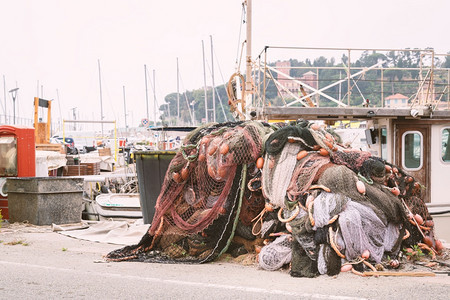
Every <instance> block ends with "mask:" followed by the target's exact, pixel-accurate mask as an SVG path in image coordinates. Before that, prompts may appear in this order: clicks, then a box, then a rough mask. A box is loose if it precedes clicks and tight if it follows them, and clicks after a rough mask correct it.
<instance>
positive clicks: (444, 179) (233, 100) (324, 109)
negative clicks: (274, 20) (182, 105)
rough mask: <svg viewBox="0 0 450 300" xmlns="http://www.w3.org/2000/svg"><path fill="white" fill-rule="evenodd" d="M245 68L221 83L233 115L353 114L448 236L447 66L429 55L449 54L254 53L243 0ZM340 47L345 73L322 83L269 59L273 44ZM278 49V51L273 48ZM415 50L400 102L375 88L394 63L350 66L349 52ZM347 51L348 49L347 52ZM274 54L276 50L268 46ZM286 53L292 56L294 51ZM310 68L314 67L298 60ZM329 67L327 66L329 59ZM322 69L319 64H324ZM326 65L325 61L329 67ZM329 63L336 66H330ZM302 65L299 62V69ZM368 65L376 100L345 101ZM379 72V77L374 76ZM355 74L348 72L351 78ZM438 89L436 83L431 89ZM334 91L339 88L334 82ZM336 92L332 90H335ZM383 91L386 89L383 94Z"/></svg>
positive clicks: (331, 118)
mask: <svg viewBox="0 0 450 300" xmlns="http://www.w3.org/2000/svg"><path fill="white" fill-rule="evenodd" d="M245 3H246V5H247V9H246V13H247V17H246V22H245V23H246V26H247V38H246V47H247V49H246V50H247V54H246V58H245V59H246V70H245V74H240V73H239V72H237V73H235V74H233V76H232V77H231V79H230V82H229V84H228V91H229V97H230V102H229V103H230V105H231V109H232V111H234V113H235V115H236V116H237V117H239V118H241V119H254V120H262V121H266V122H285V121H288V120H298V119H304V120H321V121H323V122H324V123H325V124H328V125H329V127H331V125H333V124H335V123H336V122H339V121H346V122H348V121H359V122H361V121H362V122H364V123H365V124H366V128H365V129H363V131H364V133H365V137H366V143H367V147H368V148H369V150H370V152H371V153H372V154H373V155H375V156H378V157H381V158H382V159H384V160H386V161H387V162H389V163H392V164H394V165H398V166H399V167H401V168H402V169H404V170H405V171H406V172H407V173H408V174H409V175H411V176H412V177H414V178H415V180H417V181H419V182H420V183H421V184H422V189H423V197H424V200H425V202H426V204H427V207H428V209H429V212H430V213H431V215H432V216H433V218H434V220H435V224H436V226H435V228H436V234H437V236H439V237H440V238H441V239H443V240H446V241H447V242H449V241H450V198H449V194H448V192H447V190H446V188H447V186H448V185H450V177H449V176H448V174H450V109H449V103H450V99H449V98H450V92H449V90H450V69H448V68H441V67H439V66H438V65H437V64H436V63H435V62H436V59H437V58H438V57H443V58H444V59H445V58H447V57H448V56H449V55H450V54H439V53H436V52H435V51H434V50H433V49H432V48H427V49H409V48H408V49H351V48H312V47H280V46H265V48H264V49H263V50H262V51H261V52H260V53H259V55H258V56H257V58H256V59H254V58H253V57H252V54H251V35H252V29H251V25H252V24H251V20H252V18H251V13H252V9H251V3H252V1H246V2H245ZM305 50H307V51H309V52H311V51H317V52H318V53H319V52H320V53H322V52H323V51H332V52H336V51H340V53H346V54H347V56H346V57H347V64H346V65H345V64H344V66H343V67H342V68H341V70H340V71H342V72H343V74H344V75H345V76H344V77H343V78H339V79H337V80H335V81H334V82H331V83H329V84H328V85H326V86H324V87H319V85H318V82H319V79H318V78H316V79H315V84H314V81H311V80H310V79H308V78H304V77H303V78H299V77H295V76H291V75H290V73H291V71H292V69H293V68H289V67H286V66H282V67H277V66H274V63H272V64H271V63H269V61H272V62H274V61H280V60H279V59H278V58H277V57H276V56H275V57H274V56H271V55H272V54H273V53H278V52H280V51H297V52H296V53H298V51H305ZM277 51H278V52H277ZM358 51H359V52H360V53H361V52H363V51H366V53H382V52H397V53H399V52H402V53H406V54H407V55H409V54H411V53H416V54H417V55H418V57H420V62H419V67H417V68H415V69H414V72H417V74H418V75H417V80H416V82H417V84H416V89H415V90H412V91H411V96H410V97H406V98H407V100H406V101H405V103H404V105H403V106H395V107H393V106H392V105H386V103H385V101H384V99H385V97H384V94H386V96H387V95H389V93H388V92H387V91H384V89H383V82H385V80H384V78H383V75H384V74H387V72H388V71H389V70H390V71H391V72H392V71H393V70H401V69H400V68H396V67H394V68H392V67H391V66H387V64H386V62H385V61H382V60H378V61H376V62H375V63H374V64H373V65H371V66H368V67H359V68H356V67H354V66H352V65H351V62H350V57H354V56H353V55H354V53H355V52H358ZM351 54H353V55H351ZM275 55H276V54H275ZM298 56H299V55H298V54H293V55H292V57H298ZM304 68H305V69H309V70H315V71H317V75H318V74H319V71H320V70H319V69H320V68H318V67H317V68H316V67H304ZM333 68H335V67H333ZM323 69H326V68H325V67H324V68H323ZM329 69H331V68H329ZM335 69H337V68H335ZM305 71H307V70H305ZM369 72H378V74H379V75H378V77H377V80H379V81H380V83H381V103H379V105H377V106H371V105H370V104H369V101H368V99H367V103H365V99H364V98H363V100H364V101H363V105H358V107H355V106H352V105H350V103H351V101H350V99H351V93H352V91H354V93H358V92H359V93H360V94H361V96H363V95H362V92H361V90H360V89H359V87H358V84H357V81H358V79H359V78H361V77H364V76H365V75H366V74H368V73H369ZM380 77H381V78H380ZM355 79H356V80H355ZM270 82H272V84H274V85H275V86H276V88H277V90H278V93H279V95H281V98H282V101H281V104H278V105H277V104H276V103H275V102H271V101H270V99H269V98H268V95H266V91H267V87H268V85H269V83H270ZM341 85H345V86H346V87H347V89H348V91H347V95H346V96H347V99H348V101H345V100H346V99H345V97H341V96H339V98H336V97H333V96H331V95H330V94H327V90H329V89H330V88H333V87H337V86H339V87H340V86H341ZM438 90H439V91H438ZM339 91H340V89H339ZM339 93H340V92H339ZM386 98H387V97H386Z"/></svg>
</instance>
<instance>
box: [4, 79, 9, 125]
mask: <svg viewBox="0 0 450 300" xmlns="http://www.w3.org/2000/svg"><path fill="white" fill-rule="evenodd" d="M3 97H4V98H5V124H8V122H7V121H6V114H7V113H6V79H5V75H3Z"/></svg>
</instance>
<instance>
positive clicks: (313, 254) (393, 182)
mask: <svg viewBox="0 0 450 300" xmlns="http://www.w3.org/2000/svg"><path fill="white" fill-rule="evenodd" d="M315 125H316V124H312V123H309V122H307V121H300V122H297V123H294V124H290V125H286V124H276V125H273V124H272V125H271V126H268V125H267V124H264V123H258V122H237V123H226V124H213V125H208V126H203V127H200V128H198V129H196V130H195V131H193V132H192V133H190V134H189V135H188V136H187V137H186V139H185V140H184V142H183V146H182V149H181V150H180V151H179V152H178V153H177V155H176V156H175V157H174V158H173V160H172V161H171V163H170V165H169V168H168V171H167V173H166V176H165V180H164V184H163V186H162V190H161V194H160V195H159V197H158V200H157V203H156V207H155V208H156V212H155V216H154V219H153V222H152V226H151V227H150V229H149V231H148V233H147V234H146V235H145V236H144V237H143V238H142V240H141V242H140V243H139V244H138V245H134V246H128V247H125V248H122V249H119V250H116V251H113V252H111V253H110V254H108V259H110V260H128V259H137V260H143V261H168V262H196V263H198V262H206V261H211V260H214V259H215V258H217V257H218V256H219V255H220V254H221V253H223V252H224V251H225V250H226V249H227V248H228V245H229V244H230V243H231V239H232V238H233V236H234V234H235V233H236V235H239V236H240V237H242V238H244V239H246V240H249V241H253V240H255V241H257V240H262V239H256V237H257V236H258V237H260V238H264V239H266V242H268V244H267V245H266V246H264V247H263V248H262V250H261V253H260V254H259V259H260V262H259V263H260V266H261V267H262V268H264V269H266V270H275V269H278V268H280V267H282V266H283V265H285V264H287V263H288V262H289V261H291V270H290V274H291V275H292V276H301V277H314V276H317V275H318V274H328V275H335V274H338V273H339V272H340V267H341V264H342V263H343V262H344V261H346V260H348V261H351V260H359V259H360V257H361V255H362V253H363V252H364V251H366V250H368V251H369V252H370V257H369V260H371V261H374V262H377V263H378V262H381V261H382V260H383V258H385V257H386V256H387V255H389V256H391V257H395V256H396V255H397V254H398V252H399V251H400V249H401V246H402V245H403V246H404V245H414V244H417V243H418V242H420V241H422V240H423V239H424V237H425V236H428V237H431V238H432V239H431V240H432V242H433V246H435V239H434V233H433V227H432V226H429V227H427V225H426V224H427V223H423V224H417V222H415V221H414V220H415V219H414V218H411V216H413V215H416V214H417V215H420V216H421V217H422V218H423V220H425V221H431V220H432V218H431V216H430V214H429V212H428V209H427V207H426V205H425V203H424V201H423V199H422V197H421V191H422V188H423V187H422V186H421V185H420V184H419V183H418V182H416V180H414V178H413V177H411V176H410V175H408V174H406V173H405V172H404V171H403V170H401V169H399V168H397V167H395V166H393V165H391V164H388V163H386V162H385V161H384V160H382V159H381V158H378V157H374V156H372V155H371V154H370V153H369V152H364V151H358V150H351V149H343V148H342V147H341V146H340V145H338V143H337V141H338V138H336V137H334V136H333V135H331V134H330V133H329V132H327V131H325V130H323V129H322V128H321V127H320V126H315ZM273 129H276V131H275V132H273ZM260 157H264V158H265V159H264V161H263V164H262V163H260V160H258V161H257V159H258V158H260ZM287 231H289V233H288V232H287ZM407 233H410V236H409V238H406V237H405V236H407V235H408V234H407ZM276 236H281V237H279V238H277V239H275V237H276ZM404 237H405V238H406V239H403V238H404ZM271 241H272V242H271ZM355 268H359V269H361V270H362V268H363V266H362V264H359V265H358V266H355Z"/></svg>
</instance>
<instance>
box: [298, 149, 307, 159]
mask: <svg viewBox="0 0 450 300" xmlns="http://www.w3.org/2000/svg"><path fill="white" fill-rule="evenodd" d="M306 155H308V151H306V150H302V151H300V152H299V153H297V160H301V159H302V158H304V157H305V156H306Z"/></svg>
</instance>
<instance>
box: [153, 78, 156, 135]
mask: <svg viewBox="0 0 450 300" xmlns="http://www.w3.org/2000/svg"><path fill="white" fill-rule="evenodd" d="M155 76H156V75H155V70H153V110H154V111H153V117H154V118H155V126H156V123H157V122H156V78H155Z"/></svg>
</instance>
